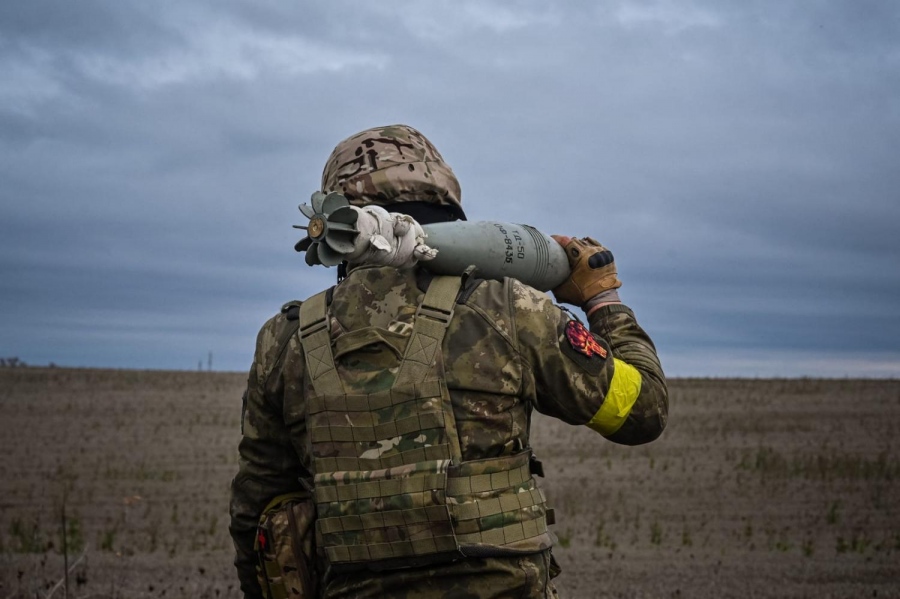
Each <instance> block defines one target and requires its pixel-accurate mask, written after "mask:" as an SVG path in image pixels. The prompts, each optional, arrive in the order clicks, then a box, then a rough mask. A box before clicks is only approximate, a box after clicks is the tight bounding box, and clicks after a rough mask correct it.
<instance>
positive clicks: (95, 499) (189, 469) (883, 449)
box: [0, 368, 900, 599]
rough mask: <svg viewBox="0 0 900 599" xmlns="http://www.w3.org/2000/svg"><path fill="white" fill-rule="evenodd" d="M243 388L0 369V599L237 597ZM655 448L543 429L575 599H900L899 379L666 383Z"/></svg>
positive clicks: (189, 377) (161, 375)
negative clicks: (234, 561) (664, 426)
mask: <svg viewBox="0 0 900 599" xmlns="http://www.w3.org/2000/svg"><path fill="white" fill-rule="evenodd" d="M244 378H245V377H244V376H243V375H241V374H210V373H191V372H176V373H171V372H137V371H100V370H66V369H37V368H27V369H0V422H2V426H3V434H2V436H0V456H2V457H0V480H2V483H0V599H5V598H7V597H36V596H37V597H45V596H46V595H48V594H49V593H50V592H51V591H52V592H53V593H54V594H53V596H55V597H62V596H63V590H62V589H57V590H55V591H53V588H54V585H55V584H56V583H57V581H59V580H60V579H61V578H62V572H63V565H62V562H63V557H62V548H63V545H62V534H61V533H62V520H61V508H62V505H63V502H65V505H66V512H67V520H66V546H67V548H68V554H69V556H70V563H71V562H74V561H75V558H76V557H78V556H79V555H81V554H82V553H83V554H84V559H83V560H82V561H81V562H80V563H78V564H77V565H76V566H75V568H74V569H73V572H72V575H71V579H70V585H71V592H70V596H73V597H88V596H90V597H236V596H238V595H239V593H238V592H237V585H236V582H235V579H234V575H233V570H232V567H231V564H230V561H231V551H232V550H231V542H230V539H229V537H228V533H227V523H228V510H227V503H228V483H229V481H230V479H231V477H232V476H233V475H234V472H235V470H236V467H237V466H236V444H237V440H238V436H239V413H240V396H241V392H242V387H243V383H244ZM671 395H672V397H671V402H672V416H671V421H670V427H669V430H668V431H667V432H666V434H665V435H664V437H663V438H662V439H661V440H660V441H658V442H656V443H654V444H652V445H648V446H646V447H636V448H627V447H619V446H616V445H613V444H611V443H608V442H606V441H604V440H603V439H601V438H599V437H598V436H596V434H594V433H592V432H591V431H589V430H587V429H578V428H571V427H566V426H565V425H562V424H561V423H558V422H555V421H552V420H549V419H546V418H536V419H535V423H534V446H535V448H536V451H537V453H538V454H539V456H540V457H541V458H542V459H543V460H544V462H545V469H546V471H547V472H548V476H547V479H546V480H545V481H544V487H545V488H546V489H547V493H548V496H549V497H550V500H551V502H552V504H553V505H554V506H555V507H556V509H557V521H558V524H557V526H556V527H555V528H556V531H557V533H558V535H559V537H560V546H559V547H558V548H557V550H556V551H555V553H556V554H557V557H558V559H559V561H560V562H561V563H562V565H563V568H564V574H563V577H562V579H560V582H559V585H558V586H559V587H560V589H561V590H562V591H563V594H564V596H568V597H599V596H608V597H656V596H664V597H723V596H726V597H727V596H733V597H803V596H815V597H832V596H833V597H858V596H866V597H871V596H873V594H875V596H877V597H898V596H900V566H898V564H900V559H898V558H900V514H898V509H900V508H898V503H897V499H898V497H900V446H898V442H897V441H896V439H897V438H898V432H900V382H897V381H820V380H796V381H784V380H775V381H766V380H759V381H757V380H676V381H672V383H671Z"/></svg>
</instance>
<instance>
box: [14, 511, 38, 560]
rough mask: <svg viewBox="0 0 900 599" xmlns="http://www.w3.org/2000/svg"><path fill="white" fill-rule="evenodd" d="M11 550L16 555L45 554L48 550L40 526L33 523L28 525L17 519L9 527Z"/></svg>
mask: <svg viewBox="0 0 900 599" xmlns="http://www.w3.org/2000/svg"><path fill="white" fill-rule="evenodd" d="M9 536H10V539H11V541H12V542H11V545H12V547H11V549H12V550H13V551H15V552H16V553H43V552H44V551H46V549H47V543H46V542H45V541H44V535H43V534H42V533H41V528H40V525H39V524H38V523H37V522H35V521H33V522H30V523H28V524H26V523H25V522H23V521H22V520H21V519H20V518H15V519H13V521H12V522H11V523H10V526H9Z"/></svg>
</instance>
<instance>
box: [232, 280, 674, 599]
mask: <svg viewBox="0 0 900 599" xmlns="http://www.w3.org/2000/svg"><path fill="white" fill-rule="evenodd" d="M429 280H430V275H429V274H428V272H427V271H425V270H424V269H416V270H410V271H398V270H395V269H392V268H378V267H362V268H357V269H355V270H353V271H351V272H350V274H349V276H348V277H347V279H345V280H344V281H343V282H341V283H340V284H339V285H338V286H336V287H335V288H334V289H333V290H332V292H331V298H330V302H331V303H330V308H329V314H330V316H331V334H332V345H333V346H334V347H336V348H337V347H338V346H339V345H340V337H341V336H342V335H343V334H346V333H347V332H348V331H353V330H358V329H360V328H363V327H367V326H377V327H381V328H383V329H388V330H390V331H394V332H396V333H398V334H399V335H400V336H401V338H402V335H403V334H404V333H405V334H406V335H408V334H409V330H410V328H411V322H412V320H413V317H414V313H415V307H416V305H417V303H418V301H419V300H420V298H421V294H422V293H423V291H424V289H426V288H427V286H428V283H429ZM299 304H300V302H291V303H289V304H286V305H285V307H284V309H283V310H282V312H281V313H280V314H278V315H276V316H275V317H273V318H272V319H270V320H269V321H268V322H267V323H266V324H265V325H264V326H263V328H262V330H261V331H260V333H259V336H258V338H257V345H256V355H255V358H254V362H253V365H252V367H251V370H250V374H249V379H248V386H247V393H246V395H245V399H244V402H245V403H244V413H243V421H242V434H243V438H242V440H241V443H240V458H241V459H240V469H239V472H238V474H237V476H236V477H235V479H234V481H233V485H232V498H231V534H232V537H233V539H234V542H235V547H236V550H237V557H236V559H235V564H236V566H237V569H238V573H239V577H240V580H241V588H242V590H243V591H244V592H245V594H246V595H247V596H249V597H256V596H259V594H260V590H259V588H258V584H257V582H256V575H255V571H254V567H255V564H256V556H255V554H254V552H253V539H254V533H255V530H256V524H257V521H258V518H259V515H260V513H261V511H262V510H263V508H264V506H265V505H266V504H267V502H268V501H269V500H270V499H271V498H273V497H274V496H276V495H280V494H282V493H287V492H291V491H294V490H299V489H300V488H301V486H300V482H299V478H300V477H309V476H310V464H311V459H310V456H309V444H308V442H307V439H304V438H296V436H297V435H296V431H298V427H297V424H296V423H294V424H293V425H292V428H293V430H294V431H295V435H294V438H292V437H291V435H289V433H288V430H287V426H286V424H285V421H284V414H283V411H284V408H285V405H286V404H290V405H293V406H296V402H297V401H301V402H302V401H303V398H304V395H305V394H306V393H308V390H309V387H308V385H309V383H308V380H307V379H305V377H304V370H305V364H304V357H303V351H302V348H301V346H300V342H299V338H298V335H297V334H296V331H297V320H296V319H297V313H298V306H299ZM590 331H591V333H593V334H590V333H588V332H587V330H586V328H585V327H584V326H583V325H581V323H580V322H578V321H577V320H574V319H573V317H572V316H570V314H568V313H567V312H565V311H563V310H561V309H560V308H559V307H557V306H556V305H554V304H553V302H552V301H551V300H550V299H549V298H548V297H547V296H546V295H545V294H543V293H541V292H538V291H536V290H534V289H532V288H530V287H528V286H526V285H524V284H522V283H520V282H518V281H516V280H514V279H506V280H504V281H502V282H501V281H482V280H477V279H469V280H467V281H465V282H464V284H463V288H462V291H461V292H460V296H459V298H458V300H457V306H456V309H455V313H454V317H453V320H452V321H451V323H450V325H449V328H448V331H447V334H446V337H445V339H444V343H443V355H444V364H445V376H446V381H445V382H446V384H447V386H448V388H449V389H450V397H451V401H452V404H453V410H454V414H455V417H456V421H457V426H458V432H459V438H460V445H461V450H462V455H463V460H465V461H468V460H477V459H481V458H487V457H498V456H505V455H511V454H513V453H517V452H520V451H522V450H523V449H525V448H527V447H528V435H529V426H530V421H531V410H532V409H537V410H538V411H539V412H541V413H543V414H546V415H549V416H553V417H555V418H559V419H560V420H563V421H564V422H566V423H569V424H572V425H587V426H590V427H591V428H593V429H594V430H596V431H598V432H599V433H600V434H602V435H603V436H605V437H606V438H608V439H610V440H611V441H614V442H616V443H622V444H627V445H637V444H640V443H647V442H649V441H652V440H654V439H656V438H657V437H658V436H659V435H660V434H661V432H662V430H663V428H664V427H665V423H666V416H667V411H668V399H667V390H666V383H665V378H664V375H663V372H662V369H661V367H660V364H659V360H658V358H657V356H656V350H655V348H654V346H653V343H652V341H651V340H650V338H649V337H648V336H647V334H646V333H645V332H644V331H643V329H641V327H640V326H639V325H638V324H637V322H636V320H635V318H634V315H633V313H632V312H631V310H630V309H628V308H627V307H625V306H624V305H611V306H605V307H603V308H600V309H599V310H598V311H596V312H594V313H593V314H592V315H591V318H590ZM336 353H338V354H339V353H340V351H339V350H338V351H336ZM373 355H376V354H373ZM342 360H352V361H353V363H352V364H351V365H350V366H352V367H353V368H357V369H358V368H362V369H364V370H367V371H369V372H371V376H372V377H373V378H372V381H373V385H375V386H378V385H383V382H382V381H378V380H377V379H378V378H379V377H383V376H385V373H384V372H383V371H381V369H379V364H378V363H377V357H376V358H372V359H370V358H369V356H368V355H366V354H364V353H363V354H362V355H360V352H356V353H352V352H351V353H350V354H348V355H347V356H345V358H341V359H339V360H337V361H338V362H340V361H342ZM372 360H374V361H372ZM339 368H340V366H339ZM392 376H393V375H390V377H392ZM473 376H480V377H481V379H480V380H488V381H491V383H490V384H491V385H492V386H493V388H492V389H491V392H489V393H485V392H483V391H479V392H473V391H472V390H471V388H470V387H469V388H467V381H470V380H472V378H473ZM299 430H300V431H301V432H302V431H303V430H304V428H303V427H302V426H301V427H299ZM301 436H302V435H301ZM545 553H546V552H545ZM548 567H549V562H548V556H547V555H542V554H538V555H535V556H531V557H530V558H528V559H523V558H515V557H511V558H488V559H466V560H462V561H461V562H456V563H453V564H448V565H446V566H441V567H440V569H439V572H438V571H437V570H435V568H431V569H429V568H421V569H409V570H397V571H392V572H379V573H378V574H371V573H366V572H357V573H352V574H346V573H345V574H342V575H336V574H330V573H329V574H326V575H325V576H324V580H323V581H322V584H321V587H320V588H321V589H323V595H324V596H325V597H328V598H332V597H343V596H346V597H382V596H389V597H394V596H397V597H407V598H413V597H423V598H424V597H435V596H454V595H453V589H456V590H462V589H469V590H470V591H471V589H473V588H478V589H485V592H489V591H490V589H491V588H493V589H494V590H496V589H498V588H501V589H509V588H510V587H511V586H514V585H518V586H520V587H521V588H522V592H521V594H517V595H515V596H523V597H532V596H535V597H543V596H544V593H546V592H548V591H547V589H548V588H549V585H548V584H547V577H548V574H547V573H548ZM523 572H524V574H523ZM535 579H537V583H535ZM448 585H449V586H448ZM527 585H530V586H527ZM535 585H536V586H535ZM526 586H527V588H526ZM451 587H452V588H451ZM531 588H534V589H537V590H536V591H530V590H528V589H531ZM510 590H511V589H510ZM467 596H473V597H477V596H479V595H477V594H475V595H467Z"/></svg>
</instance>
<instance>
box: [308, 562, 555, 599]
mask: <svg viewBox="0 0 900 599" xmlns="http://www.w3.org/2000/svg"><path fill="white" fill-rule="evenodd" d="M551 559H552V557H551V556H550V552H549V551H543V552H541V553H535V554H532V555H525V556H521V557H503V558H496V557H495V558H469V559H465V560H462V561H459V562H455V563H452V564H446V565H442V566H431V567H424V568H406V569H403V570H393V571H389V572H387V571H386V572H353V573H340V574H326V576H325V580H324V581H323V582H324V584H323V587H324V593H323V595H322V596H323V599H351V598H353V599H376V598H382V597H383V598H387V599H439V598H446V599H505V598H510V599H512V598H515V599H558V598H559V595H558V594H557V593H556V590H555V589H554V588H553V584H552V583H551V582H550V578H551ZM554 565H555V564H554ZM555 573H556V572H554V574H555Z"/></svg>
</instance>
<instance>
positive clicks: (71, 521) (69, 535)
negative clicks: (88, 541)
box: [59, 516, 84, 555]
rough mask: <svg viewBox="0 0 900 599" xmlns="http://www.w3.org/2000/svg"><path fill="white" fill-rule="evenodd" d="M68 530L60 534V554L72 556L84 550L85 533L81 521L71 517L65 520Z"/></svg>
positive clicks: (76, 517)
mask: <svg viewBox="0 0 900 599" xmlns="http://www.w3.org/2000/svg"><path fill="white" fill-rule="evenodd" d="M64 522H65V527H66V530H65V532H64V533H63V532H62V531H61V532H60V542H59V552H60V553H66V552H68V553H69V554H70V555H71V554H73V553H78V552H79V551H81V550H82V549H84V533H83V532H82V530H81V519H80V518H78V516H69V517H67V518H66V519H65V520H64Z"/></svg>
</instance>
